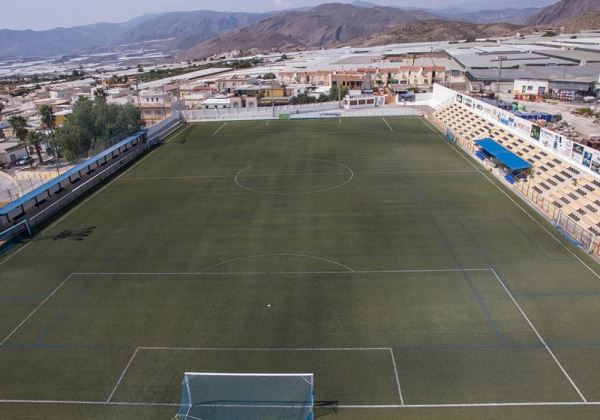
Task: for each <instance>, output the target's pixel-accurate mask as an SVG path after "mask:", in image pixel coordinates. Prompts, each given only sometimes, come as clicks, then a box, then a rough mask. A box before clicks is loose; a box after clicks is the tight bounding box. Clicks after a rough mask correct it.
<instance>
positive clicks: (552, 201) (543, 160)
mask: <svg viewBox="0 0 600 420" xmlns="http://www.w3.org/2000/svg"><path fill="white" fill-rule="evenodd" d="M431 120H432V122H434V123H436V125H437V126H438V127H439V128H441V129H443V130H444V131H446V132H450V133H451V135H452V137H453V138H454V139H456V141H457V142H458V143H459V144H460V145H461V146H462V147H463V148H464V149H466V150H469V151H470V152H471V153H474V154H476V153H477V152H478V149H479V147H478V145H477V144H476V143H475V142H476V141H478V140H481V139H483V138H490V139H492V140H494V141H496V142H497V143H498V144H500V145H502V146H504V147H505V148H506V149H508V150H509V151H511V152H513V153H514V154H516V155H517V156H519V157H521V158H522V159H524V160H525V161H527V162H529V163H530V164H531V165H533V173H532V176H530V177H528V178H527V180H526V181H521V182H515V183H514V185H513V187H514V188H515V189H517V190H518V191H520V192H521V193H522V194H523V195H525V196H526V197H527V198H528V199H529V200H530V201H531V202H533V203H534V204H535V205H536V206H537V207H538V208H539V209H541V210H542V211H543V212H544V213H546V214H547V215H548V216H549V217H550V218H551V219H552V220H554V221H558V220H561V218H565V217H567V218H568V219H570V221H572V222H574V223H573V224H576V225H579V226H580V227H581V228H583V230H588V231H589V232H590V233H591V234H593V235H596V236H600V181H599V180H597V179H595V178H594V177H593V176H592V175H591V174H588V173H587V172H585V171H582V170H579V169H577V168H575V167H573V165H571V164H569V163H568V162H566V161H564V160H562V159H561V158H560V157H559V156H556V155H553V154H550V153H548V152H546V151H544V150H542V148H539V147H536V146H535V145H533V144H531V143H530V142H527V141H525V140H523V139H521V138H519V137H518V136H516V135H514V134H512V133H510V132H508V131H507V130H505V129H503V128H502V127H500V126H497V125H495V124H493V123H491V122H489V121H487V120H485V119H483V118H482V117H480V116H478V115H476V114H474V113H473V112H471V111H469V110H468V109H465V108H464V107H462V106H460V105H458V104H455V103H453V104H451V105H449V106H446V107H444V108H441V109H438V110H437V111H435V112H434V113H433V115H432V118H431ZM582 235H583V233H582ZM593 235H592V236H593ZM580 236H581V235H580ZM577 239H580V238H577ZM592 242H593V244H591V246H590V248H591V250H592V252H594V253H596V254H598V253H599V252H600V249H599V246H598V243H597V242H598V241H597V240H596V239H595V238H593V239H592Z"/></svg>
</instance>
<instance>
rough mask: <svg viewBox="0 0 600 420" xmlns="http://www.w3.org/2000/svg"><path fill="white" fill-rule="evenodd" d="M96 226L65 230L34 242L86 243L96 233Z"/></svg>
mask: <svg viewBox="0 0 600 420" xmlns="http://www.w3.org/2000/svg"><path fill="white" fill-rule="evenodd" d="M95 229H96V226H90V227H87V228H83V229H77V230H70V229H65V230H63V231H62V232H60V233H58V234H56V235H39V236H36V237H35V238H34V241H64V240H69V241H84V240H85V239H86V238H87V237H88V236H90V235H91V234H92V233H94V230H95Z"/></svg>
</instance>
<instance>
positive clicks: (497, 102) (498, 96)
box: [496, 55, 508, 106]
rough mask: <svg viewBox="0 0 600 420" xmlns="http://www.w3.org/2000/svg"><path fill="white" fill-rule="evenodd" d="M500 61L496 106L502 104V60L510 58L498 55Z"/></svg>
mask: <svg viewBox="0 0 600 420" xmlns="http://www.w3.org/2000/svg"><path fill="white" fill-rule="evenodd" d="M496 59H497V60H498V61H499V63H498V85H497V86H496V106H498V105H500V81H501V80H502V62H503V61H504V60H507V59H508V58H507V57H505V56H503V55H500V56H498V57H496Z"/></svg>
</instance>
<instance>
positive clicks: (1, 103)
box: [0, 101, 4, 121]
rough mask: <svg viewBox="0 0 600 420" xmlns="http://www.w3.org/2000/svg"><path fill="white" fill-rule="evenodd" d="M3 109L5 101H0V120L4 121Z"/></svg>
mask: <svg viewBox="0 0 600 420" xmlns="http://www.w3.org/2000/svg"><path fill="white" fill-rule="evenodd" d="M2 111H4V102H2V101H0V121H2Z"/></svg>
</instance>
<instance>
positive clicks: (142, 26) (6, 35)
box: [0, 11, 270, 57]
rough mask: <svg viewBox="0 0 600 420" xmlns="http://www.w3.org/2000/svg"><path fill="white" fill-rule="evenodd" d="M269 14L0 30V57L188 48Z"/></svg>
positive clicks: (206, 14) (201, 14) (205, 14)
mask: <svg viewBox="0 0 600 420" xmlns="http://www.w3.org/2000/svg"><path fill="white" fill-rule="evenodd" d="M268 16H270V15H269V14H255V13H227V12H211V11H195V12H174V13H164V14H160V15H145V16H142V17H139V18H135V19H132V20H130V21H128V22H125V23H97V24H93V25H85V26H78V27H72V28H56V29H51V30H47V31H31V30H24V31H20V30H9V29H3V30H0V57H11V56H13V57H41V56H57V55H67V54H74V53H79V52H83V51H86V50H92V49H98V48H111V47H116V46H119V45H122V44H137V43H144V42H148V41H154V40H158V39H163V40H164V39H169V40H170V41H169V42H168V43H166V47H168V48H169V49H187V48H189V47H191V46H193V45H196V44H197V43H198V42H202V41H204V40H207V39H209V38H213V37H215V36H218V35H220V34H222V33H224V32H227V31H230V30H233V29H238V28H241V27H244V26H247V25H250V24H253V23H255V22H257V21H259V20H261V19H264V18H265V17H268Z"/></svg>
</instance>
